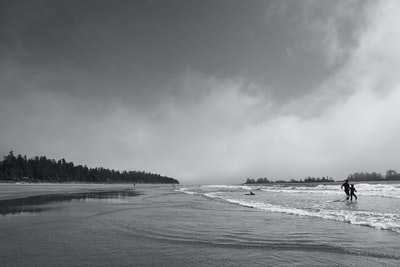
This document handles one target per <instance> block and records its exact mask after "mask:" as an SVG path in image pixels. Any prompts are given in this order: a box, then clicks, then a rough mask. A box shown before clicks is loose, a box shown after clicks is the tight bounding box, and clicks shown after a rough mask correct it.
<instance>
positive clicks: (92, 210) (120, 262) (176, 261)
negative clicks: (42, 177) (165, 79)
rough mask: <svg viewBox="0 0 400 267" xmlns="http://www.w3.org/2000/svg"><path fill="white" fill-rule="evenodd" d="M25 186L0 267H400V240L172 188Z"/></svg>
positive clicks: (9, 217) (6, 224)
mask: <svg viewBox="0 0 400 267" xmlns="http://www.w3.org/2000/svg"><path fill="white" fill-rule="evenodd" d="M29 186H30V185H26V187H25V189H30V190H25V192H19V193H18V194H17V195H18V196H19V199H25V200H24V201H25V202H24V203H23V204H21V202H19V203H18V201H22V200H15V201H17V202H9V204H10V205H9V206H10V207H11V206H14V207H18V206H19V207H25V208H26V207H30V208H31V210H22V211H20V212H15V213H12V212H11V213H7V214H4V215H0V229H1V231H0V240H2V242H1V243H0V266H293V265H296V266H310V265H311V266H383V265H384V266H397V265H398V263H399V261H400V256H398V255H397V254H396V253H397V252H396V251H397V249H396V247H398V244H399V241H400V237H399V236H400V235H393V234H391V233H388V232H385V231H376V230H373V229H369V228H363V227H359V226H353V225H347V224H343V223H337V222H332V221H327V220H322V219H317V220H315V219H312V220H311V219H309V218H305V217H299V216H290V215H283V214H278V213H269V212H260V211H257V210H256V209H251V208H246V207H241V206H238V205H232V204H229V203H226V202H222V201H216V200H210V199H207V198H205V197H202V196H195V195H194V196H192V195H187V194H183V193H181V192H176V191H175V190H174V188H173V186H172V185H166V186H155V185H153V186H151V185H137V186H136V188H135V189H133V186H132V185H125V186H124V185H118V186H117V185H112V186H111V187H110V188H109V187H108V185H107V186H104V185H98V186H97V185H89V186H88V187H84V188H82V186H81V185H68V186H60V185H49V186H46V187H40V186H36V185H35V186H30V187H29ZM89 188H90V190H88V189H89ZM19 189H22V188H21V187H19ZM13 190H16V191H18V189H15V188H14V189H12V188H8V189H4V188H2V192H6V193H5V195H6V194H8V199H9V195H10V193H11V192H12V191H13ZM46 190H48V191H46ZM28 191H29V192H28ZM14 192H15V191H14ZM44 192H47V193H48V194H43V193H44ZM87 192H91V193H87ZM93 192H95V193H94V194H93ZM118 192H119V193H118ZM32 194H33V195H32ZM45 195H47V196H49V195H50V196H52V197H46V196H45ZM31 197H34V198H31ZM6 198H7V197H5V196H2V199H3V200H5V199H6ZM32 199H36V200H37V199H40V201H39V202H35V201H31V200H32ZM4 203H6V202H3V207H4V206H6V205H5V204H4ZM15 203H16V204H15ZM20 204H21V205H20ZM35 208H36V209H37V210H35ZM378 246H379V250H377V249H376V248H375V247H378Z"/></svg>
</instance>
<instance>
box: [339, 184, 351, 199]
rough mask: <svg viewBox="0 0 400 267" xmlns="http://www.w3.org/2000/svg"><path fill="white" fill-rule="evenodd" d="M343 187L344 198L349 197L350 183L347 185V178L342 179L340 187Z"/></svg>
mask: <svg viewBox="0 0 400 267" xmlns="http://www.w3.org/2000/svg"><path fill="white" fill-rule="evenodd" d="M343 187H344V192H345V193H346V196H347V197H346V199H349V196H350V185H349V180H346V181H344V183H343V184H342V186H341V187H340V189H343Z"/></svg>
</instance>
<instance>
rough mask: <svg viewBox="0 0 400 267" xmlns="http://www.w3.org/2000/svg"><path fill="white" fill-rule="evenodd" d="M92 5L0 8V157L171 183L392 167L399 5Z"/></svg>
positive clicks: (398, 94) (398, 130)
mask: <svg viewBox="0 0 400 267" xmlns="http://www.w3.org/2000/svg"><path fill="white" fill-rule="evenodd" d="M95 2H96V3H97V2H98V1H95ZM95 2H92V1H65V2H62V1H60V2H58V1H0V3H1V6H2V8H1V10H2V13H1V26H0V30H1V35H2V36H3V37H2V38H1V39H0V48H1V51H2V52H1V58H0V152H1V153H2V154H3V155H5V154H7V153H8V151H10V150H13V151H14V152H15V153H21V154H27V155H28V156H35V155H46V156H48V157H50V158H56V159H59V158H65V159H66V160H67V161H73V162H74V163H76V164H86V165H88V166H91V167H97V166H102V167H106V168H114V169H119V170H146V171H150V172H157V173H161V174H163V175H168V176H172V177H175V178H177V179H179V180H180V181H181V182H182V183H239V182H243V181H244V180H245V179H246V178H247V177H251V178H258V177H268V178H269V179H291V178H295V179H302V178H304V177H306V176H317V177H321V176H330V177H333V178H334V179H343V178H345V177H346V176H347V175H348V174H350V173H352V172H356V171H368V172H372V171H377V172H385V171H386V170H388V169H395V170H396V168H397V166H398V160H397V159H398V157H399V153H400V141H399V139H398V136H400V105H399V104H398V103H400V84H399V82H400V78H399V75H398V74H397V70H398V69H400V68H399V67H400V52H399V51H398V44H399V43H400V26H399V25H400V21H399V20H400V16H399V14H400V3H399V2H398V1H371V2H368V1H295V2H294V1H287V2H286V1H160V2H159V1H149V2H147V1H134V2H130V1H100V2H99V3H100V4H97V5H96V4H95ZM397 170H398V169H397Z"/></svg>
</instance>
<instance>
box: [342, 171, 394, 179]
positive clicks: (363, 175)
mask: <svg viewBox="0 0 400 267" xmlns="http://www.w3.org/2000/svg"><path fill="white" fill-rule="evenodd" d="M347 179H349V180H351V181H393V180H400V173H397V172H396V171H394V170H387V171H386V173H385V175H382V174H381V173H376V172H372V173H368V172H356V173H353V174H349V175H348V176H347Z"/></svg>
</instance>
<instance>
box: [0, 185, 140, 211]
mask: <svg viewBox="0 0 400 267" xmlns="http://www.w3.org/2000/svg"><path fill="white" fill-rule="evenodd" d="M138 195H140V193H138V192H136V191H133V190H129V189H126V190H119V191H97V192H84V193H69V194H50V195H40V196H30V197H24V198H17V199H6V200H1V201H0V215H8V214H13V215H15V214H21V213H39V212H43V211H46V210H49V209H51V208H50V207H40V206H41V205H46V204H50V203H57V202H69V201H73V200H77V201H87V200H102V201H103V200H106V201H108V200H109V201H113V200H119V199H124V198H126V197H132V196H138Z"/></svg>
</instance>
